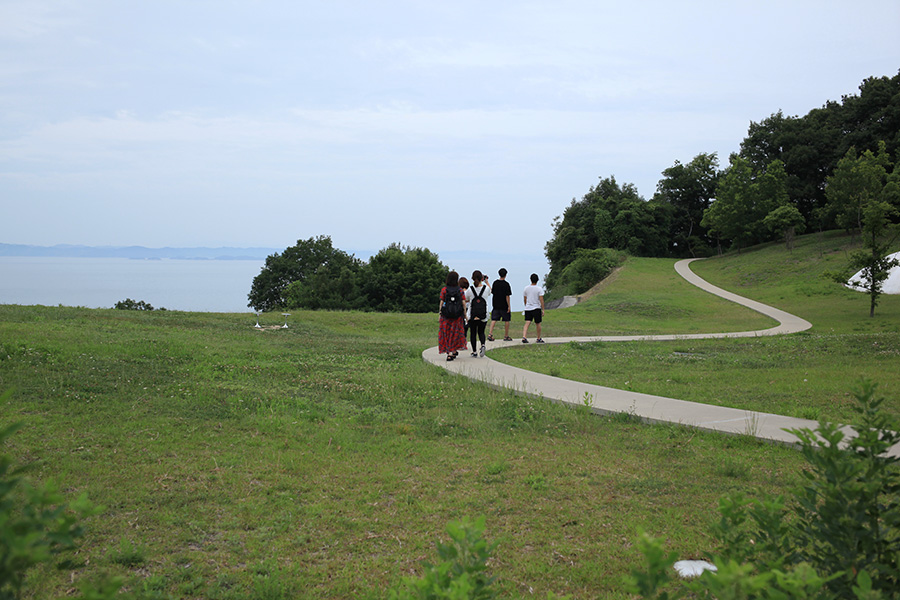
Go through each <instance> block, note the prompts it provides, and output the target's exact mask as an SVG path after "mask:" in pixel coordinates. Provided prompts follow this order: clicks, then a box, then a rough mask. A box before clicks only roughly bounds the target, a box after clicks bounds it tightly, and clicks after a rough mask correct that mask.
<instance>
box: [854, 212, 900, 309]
mask: <svg viewBox="0 0 900 600" xmlns="http://www.w3.org/2000/svg"><path fill="white" fill-rule="evenodd" d="M896 214H897V209H896V208H895V207H893V206H892V205H891V204H890V203H888V202H884V201H881V200H878V201H874V202H870V203H869V204H867V205H866V207H865V209H864V211H863V249H862V250H859V251H857V252H854V253H852V254H851V255H850V268H851V270H854V271H855V270H857V269H859V271H860V279H859V280H852V281H850V284H851V285H854V286H859V287H863V288H864V289H865V290H866V293H867V294H868V295H869V316H870V317H874V316H875V307H876V306H878V298H879V297H880V296H881V292H882V289H883V288H884V282H885V280H886V279H887V278H888V276H889V275H890V273H891V269H893V268H894V267H896V266H900V261H898V260H897V259H894V258H890V255H889V252H890V248H891V247H892V246H893V243H894V241H895V240H896V233H895V234H894V235H893V236H891V237H892V238H893V239H890V240H885V239H884V238H885V237H887V234H888V232H889V231H890V230H891V229H893V227H892V226H891V224H890V221H889V216H892V215H896Z"/></svg>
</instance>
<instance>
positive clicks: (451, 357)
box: [447, 354, 453, 362]
mask: <svg viewBox="0 0 900 600" xmlns="http://www.w3.org/2000/svg"><path fill="white" fill-rule="evenodd" d="M451 360H453V355H452V354H448V355H447V362H450V361H451Z"/></svg>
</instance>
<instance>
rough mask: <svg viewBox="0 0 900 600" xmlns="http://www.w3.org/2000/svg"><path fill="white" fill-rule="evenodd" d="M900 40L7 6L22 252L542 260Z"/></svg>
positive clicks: (847, 23) (857, 73) (887, 64)
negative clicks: (396, 252) (570, 226)
mask: <svg viewBox="0 0 900 600" xmlns="http://www.w3.org/2000/svg"><path fill="white" fill-rule="evenodd" d="M898 31H900V2H898V1H897V0H882V1H880V0H867V1H865V2H854V3H850V2H845V1H828V0H811V1H806V0H804V1H799V0H798V1H792V0H779V1H777V2H769V1H759V0H756V1H753V2H723V1H721V0H716V1H709V2H677V1H666V2H624V1H619V2H604V1H599V0H585V1H566V0H554V1H553V2H549V1H547V2H505V1H502V0H500V1H495V2H483V1H479V2H470V1H468V0H454V1H453V2H431V1H426V0H417V1H412V0H410V1H392V2H378V1H373V0H366V1H359V2H351V1H339V0H338V1H334V0H332V1H329V2H321V1H318V2H305V1H265V0H257V1H240V0H235V1H231V2H228V1H225V0H217V1H209V2H194V1H191V0H177V1H167V0H153V1H150V0H144V1H138V0H133V1H128V2H123V1H121V0H110V1H91V0H75V1H64V0H60V1H54V2H51V1H44V0H2V2H0V207H2V216H0V242H5V243H17V244H36V245H53V244H58V243H67V244H86V245H114V246H119V245H141V246H149V247H161V246H224V245H227V246H264V247H273V248H284V247H287V246H290V245H293V244H294V243H296V241H297V240H298V239H306V238H308V237H311V236H315V235H320V234H326V235H330V236H331V237H332V241H333V243H334V245H335V246H337V247H338V248H341V249H344V250H347V251H350V252H354V253H356V254H357V255H358V256H361V257H363V258H367V253H368V252H374V251H377V250H379V249H381V248H383V247H385V246H387V245H389V244H391V243H392V242H399V243H401V244H404V245H410V246H424V247H428V248H430V249H432V250H433V251H435V252H438V253H439V254H442V255H447V254H449V253H451V252H454V251H476V252H479V253H485V254H488V255H492V256H515V257H519V258H525V259H529V258H532V257H537V258H538V259H541V258H542V254H543V248H544V244H545V243H546V241H547V240H548V239H549V238H550V236H551V234H552V220H553V218H554V217H555V216H557V215H561V214H562V212H563V210H564V209H565V208H566V206H567V205H568V204H569V202H570V201H571V200H572V199H573V198H580V197H581V196H583V195H584V194H585V193H586V192H587V191H588V190H589V188H590V187H591V186H592V185H594V184H595V183H596V182H597V181H598V180H599V179H600V178H603V177H607V176H615V177H616V179H617V181H619V183H633V184H635V185H636V186H637V188H638V191H639V192H640V194H641V195H642V196H644V197H645V198H647V199H649V198H650V197H651V196H652V195H653V193H654V191H655V188H656V184H657V182H658V181H659V179H660V177H661V172H662V170H663V169H666V168H667V167H669V166H671V165H672V164H674V162H675V161H676V160H677V161H681V162H688V161H690V160H691V159H692V158H693V157H694V156H695V155H697V154H699V153H701V152H717V153H718V154H719V158H720V163H721V164H722V165H723V166H724V165H725V164H727V162H728V155H729V153H731V152H734V151H736V150H737V149H738V146H739V144H740V141H741V140H742V139H743V137H744V136H745V135H746V133H747V127H748V125H749V124H750V122H751V121H760V120H762V119H764V118H766V117H767V116H769V115H770V114H772V113H774V112H776V111H778V110H779V109H781V110H783V111H784V112H785V114H788V115H803V114H806V113H807V112H808V111H809V110H811V109H813V108H817V107H819V106H822V105H823V104H824V103H825V102H826V101H827V100H839V99H840V97H841V96H842V95H844V94H855V93H857V92H858V87H859V84H860V83H861V81H862V80H863V79H865V78H866V77H869V76H878V77H880V76H885V75H887V76H893V75H895V74H896V73H897V71H898V69H900V35H898ZM536 270H537V269H536ZM539 272H540V271H539Z"/></svg>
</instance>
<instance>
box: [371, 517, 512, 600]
mask: <svg viewBox="0 0 900 600" xmlns="http://www.w3.org/2000/svg"><path fill="white" fill-rule="evenodd" d="M484 524H485V518H484V517H479V518H478V519H476V520H475V521H474V522H473V521H471V520H470V519H468V518H463V519H462V521H459V522H452V523H450V524H448V525H447V533H448V534H449V535H450V540H451V541H450V543H449V544H444V543H442V542H438V543H437V553H438V556H439V557H440V559H441V562H439V563H438V564H436V565H431V564H426V565H425V573H424V574H423V575H422V577H419V578H407V579H405V580H404V583H403V585H402V587H401V588H400V589H397V590H392V591H391V593H390V595H389V596H388V598H390V599H391V600H415V599H420V600H425V599H438V598H446V599H448V600H451V599H452V600H489V599H490V598H496V597H497V592H496V590H495V589H494V588H492V587H491V584H493V583H494V581H495V579H496V578H495V577H492V576H490V575H488V572H487V561H488V559H489V558H490V557H491V553H492V552H493V551H494V548H496V544H489V543H488V542H487V541H485V539H484Z"/></svg>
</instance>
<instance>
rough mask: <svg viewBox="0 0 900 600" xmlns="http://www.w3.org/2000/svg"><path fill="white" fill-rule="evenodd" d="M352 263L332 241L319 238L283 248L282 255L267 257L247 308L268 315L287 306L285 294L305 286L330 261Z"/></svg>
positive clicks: (255, 280) (251, 289) (323, 236)
mask: <svg viewBox="0 0 900 600" xmlns="http://www.w3.org/2000/svg"><path fill="white" fill-rule="evenodd" d="M348 258H349V259H350V260H351V262H352V257H348V256H347V254H346V253H345V252H343V251H342V250H337V249H335V248H334V247H333V246H332V245H331V237H329V236H327V235H320V236H318V237H314V238H309V239H308V240H298V241H297V244H296V245H294V246H290V247H289V248H286V249H285V250H284V252H282V253H281V254H279V253H277V252H276V253H275V254H271V255H269V256H268V257H266V263H265V265H264V266H263V268H262V270H261V271H260V273H259V275H257V276H256V277H254V278H253V284H252V285H251V287H250V293H249V294H248V295H247V298H248V299H249V302H248V306H251V307H252V308H253V309H254V310H260V311H268V310H275V309H277V308H279V307H284V306H287V298H286V291H287V288H288V286H289V285H291V284H292V283H294V282H301V283H302V282H304V281H306V280H307V279H309V278H311V277H313V276H314V275H315V274H316V272H317V271H318V270H319V269H321V268H323V267H327V265H329V263H330V262H331V261H338V262H346V261H347V259H348Z"/></svg>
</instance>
